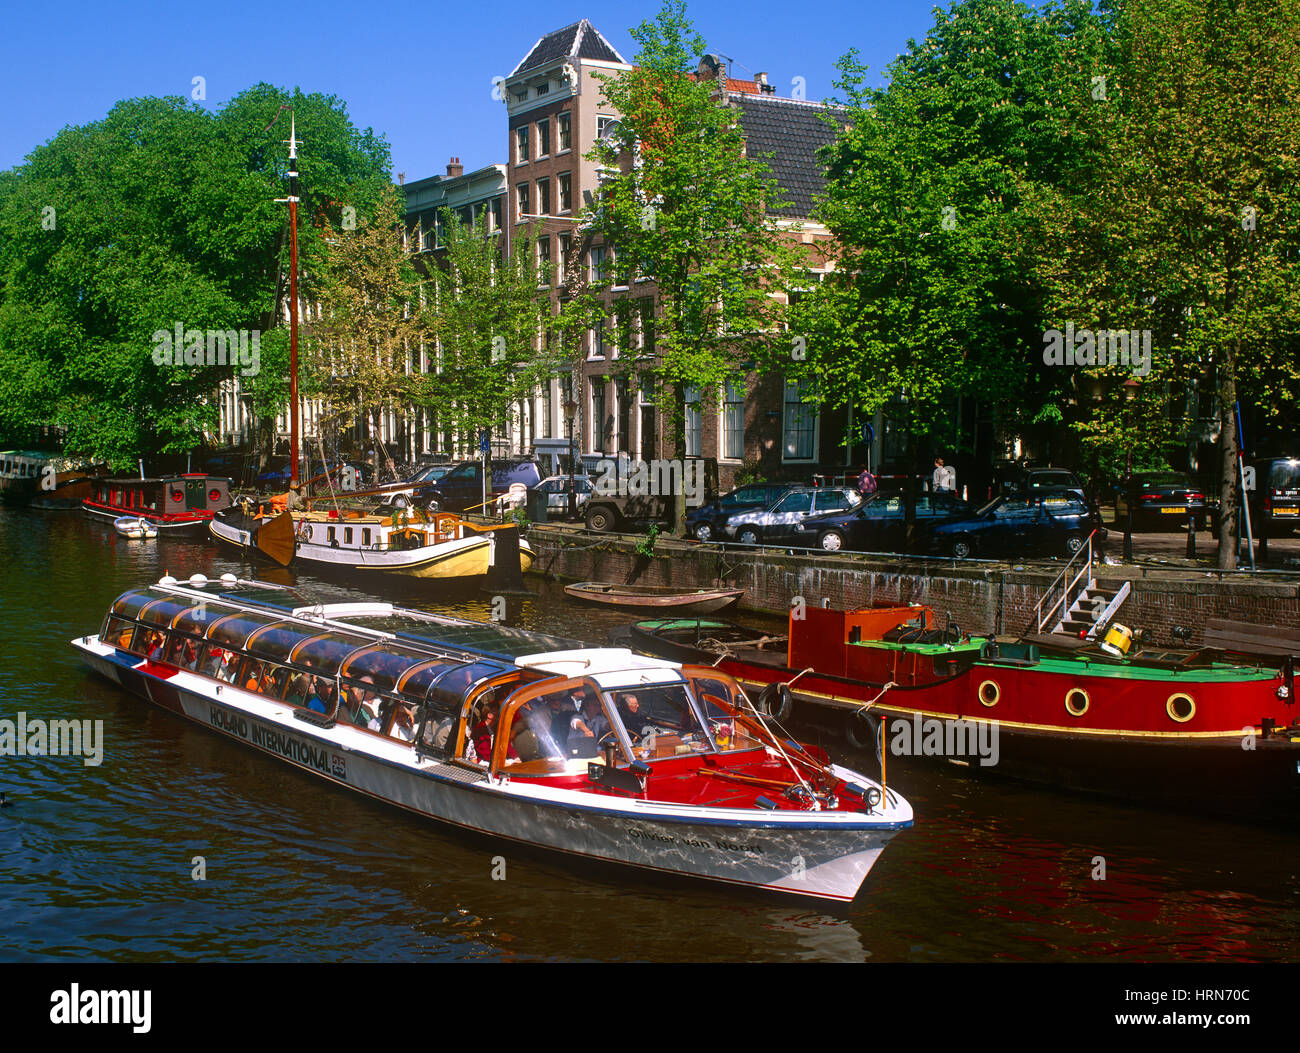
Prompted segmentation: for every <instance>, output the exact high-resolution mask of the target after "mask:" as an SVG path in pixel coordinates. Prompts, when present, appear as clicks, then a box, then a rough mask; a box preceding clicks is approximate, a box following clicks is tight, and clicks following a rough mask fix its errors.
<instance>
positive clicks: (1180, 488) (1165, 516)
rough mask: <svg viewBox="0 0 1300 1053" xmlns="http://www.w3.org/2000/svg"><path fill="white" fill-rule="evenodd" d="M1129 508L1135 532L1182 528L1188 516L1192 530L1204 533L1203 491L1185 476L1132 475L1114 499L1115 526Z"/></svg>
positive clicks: (1206, 504)
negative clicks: (1161, 528) (1191, 520)
mask: <svg viewBox="0 0 1300 1053" xmlns="http://www.w3.org/2000/svg"><path fill="white" fill-rule="evenodd" d="M1129 505H1132V507H1133V526H1134V528H1136V529H1139V530H1141V529H1143V528H1150V527H1157V528H1159V527H1161V526H1166V527H1167V526H1174V527H1182V526H1183V525H1185V524H1186V522H1187V517H1188V515H1189V514H1190V515H1192V516H1194V517H1195V519H1196V529H1197V530H1204V529H1205V523H1206V517H1207V516H1208V515H1209V511H1210V506H1209V502H1208V501H1206V499H1205V489H1204V488H1203V487H1201V486H1199V485H1198V484H1197V483H1196V481H1195V480H1194V479H1192V477H1191V476H1190V475H1188V474H1187V473H1186V472H1141V473H1136V472H1135V473H1134V474H1133V477H1132V478H1130V479H1129V481H1128V484H1127V485H1125V486H1123V487H1121V488H1120V493H1119V496H1118V497H1117V498H1116V499H1115V523H1116V525H1117V526H1118V525H1119V524H1122V523H1123V521H1124V518H1125V517H1126V516H1127V515H1128V508H1129Z"/></svg>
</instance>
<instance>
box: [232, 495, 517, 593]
mask: <svg viewBox="0 0 1300 1053" xmlns="http://www.w3.org/2000/svg"><path fill="white" fill-rule="evenodd" d="M281 515H287V516H290V517H291V518H290V519H289V520H288V521H287V524H286V525H287V527H288V529H289V530H291V531H292V533H291V534H290V535H289V537H288V541H287V545H286V542H285V539H284V537H283V536H282V535H281V534H280V533H279V532H278V530H279V528H278V526H273V524H278V523H281V522H285V521H283V520H281V519H280V517H279V516H263V515H257V514H250V513H249V512H248V511H246V510H245V509H242V508H239V507H234V508H231V509H229V510H228V511H226V512H223V513H221V514H219V515H216V516H214V517H213V519H212V521H211V524H210V525H209V530H210V532H211V534H212V536H213V537H215V538H216V539H217V540H218V541H223V542H226V543H227V544H231V545H236V546H238V547H240V548H243V549H246V550H247V549H255V550H257V551H260V552H263V553H265V554H266V555H269V556H270V557H271V558H272V559H274V560H276V562H278V563H280V564H281V565H287V564H288V562H289V559H290V558H293V559H297V560H298V561H300V562H303V563H309V564H312V565H313V566H315V567H317V568H321V569H325V570H336V571H350V572H357V573H361V574H366V575H368V576H372V577H375V576H388V575H394V574H396V575H401V576H405V577H414V578H474V577H482V576H484V575H486V574H487V573H488V570H489V568H490V567H491V566H492V564H493V562H494V560H495V559H496V555H497V552H496V549H497V544H496V535H495V532H496V531H497V530H498V529H500V527H499V526H498V525H496V524H492V525H482V526H481V525H478V524H475V523H470V522H467V521H465V520H463V519H460V518H459V517H458V516H455V515H452V514H451V513H445V512H444V513H430V514H426V513H425V512H423V511H422V510H420V509H418V508H413V507H402V508H396V509H393V510H392V511H391V512H388V513H384V514H366V513H362V512H359V511H350V510H347V509H333V510H330V511H324V510H313V511H309V512H291V513H288V512H286V513H281ZM508 525H510V526H513V524H508ZM271 531H277V533H276V536H275V539H274V540H273V541H271V538H270V536H269V532H271ZM268 541H271V544H268ZM295 542H296V543H295ZM503 549H504V546H503ZM518 559H519V569H520V572H521V573H523V572H526V571H527V570H528V568H529V567H531V566H532V564H533V550H532V549H531V548H530V547H529V545H528V542H527V541H525V540H523V539H522V538H521V539H519V541H518Z"/></svg>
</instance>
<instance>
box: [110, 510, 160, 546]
mask: <svg viewBox="0 0 1300 1053" xmlns="http://www.w3.org/2000/svg"><path fill="white" fill-rule="evenodd" d="M113 529H114V530H116V531H117V532H118V533H119V534H121V535H122V536H123V537H126V538H130V539H131V540H132V541H141V540H144V541H147V540H149V539H150V538H155V537H157V536H158V528H157V527H156V526H154V525H153V524H152V523H150V522H149V521H148V520H147V519H142V518H141V517H140V516H118V517H117V518H116V519H114V520H113Z"/></svg>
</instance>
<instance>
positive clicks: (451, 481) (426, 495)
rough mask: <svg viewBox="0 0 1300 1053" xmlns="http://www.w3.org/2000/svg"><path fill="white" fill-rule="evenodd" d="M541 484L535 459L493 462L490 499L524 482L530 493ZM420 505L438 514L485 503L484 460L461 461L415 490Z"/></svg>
mask: <svg viewBox="0 0 1300 1053" xmlns="http://www.w3.org/2000/svg"><path fill="white" fill-rule="evenodd" d="M541 481H542V476H541V473H540V472H539V471H538V470H537V462H536V461H533V460H523V459H520V460H511V461H505V460H501V461H494V462H492V476H491V478H490V479H489V480H488V486H487V492H488V498H489V499H491V498H492V497H493V496H496V495H500V494H503V493H505V492H506V491H508V490H509V489H510V486H511V484H512V483H521V484H522V485H523V486H524V487H525V488H526V489H529V490H531V489H532V488H533V487H534V486H536V485H537V484H538V483H540V482H541ZM415 499H416V501H417V502H418V503H420V504H424V505H427V506H428V507H429V508H431V509H432V510H434V511H438V512H466V511H469V510H470V509H477V508H478V506H479V505H481V504H482V503H483V464H482V462H481V461H461V462H460V463H459V464H457V465H456V466H455V467H454V468H452V470H451V471H449V472H447V473H446V474H445V475H444V476H443V477H442V478H441V479H439V480H438V481H437V482H435V483H432V484H430V485H428V486H422V487H421V488H420V489H419V490H417V491H416V495H415Z"/></svg>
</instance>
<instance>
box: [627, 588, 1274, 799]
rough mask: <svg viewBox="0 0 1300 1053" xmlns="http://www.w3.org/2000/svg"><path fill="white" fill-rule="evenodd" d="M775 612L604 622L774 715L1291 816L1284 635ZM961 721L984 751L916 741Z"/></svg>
mask: <svg viewBox="0 0 1300 1053" xmlns="http://www.w3.org/2000/svg"><path fill="white" fill-rule="evenodd" d="M788 626H789V628H788V634H786V635H772V634H768V633H764V632H761V631H759V630H747V629H745V628H744V627H740V626H735V625H733V624H732V623H729V622H724V621H720V620H716V619H704V618H701V619H689V618H674V619H667V618H665V619H656V620H652V621H643V622H640V623H638V624H637V625H635V626H633V627H632V628H631V630H630V631H625V632H624V633H622V634H618V635H616V637H615V638H616V639H621V640H623V641H625V642H627V643H628V644H629V646H632V647H635V648H637V649H638V650H640V651H642V652H643V653H647V654H651V655H657V656H662V657H664V658H667V659H671V660H673V661H679V662H690V663H702V664H710V665H716V668H718V669H719V670H720V671H722V672H725V673H728V674H729V675H731V676H732V677H734V678H735V679H736V680H737V681H739V682H740V683H741V684H742V686H744V688H745V689H746V690H748V691H750V692H751V693H752V694H754V695H755V696H756V700H757V703H758V707H759V708H760V709H763V710H765V711H769V712H772V713H773V714H774V715H775V716H776V717H777V719H779V720H784V719H786V718H788V717H789V716H791V715H792V713H793V712H794V710H795V709H796V706H798V707H799V708H800V709H801V710H802V714H803V715H804V716H806V717H808V718H809V719H811V720H814V721H819V720H824V719H825V718H827V717H830V718H831V719H832V720H833V721H834V722H836V723H838V724H839V725H840V727H841V728H842V730H843V732H844V734H845V736H846V738H847V739H848V741H849V743H850V744H851V745H853V746H855V747H857V748H871V747H876V748H879V746H880V745H881V744H883V743H886V742H890V735H891V732H890V729H891V728H892V729H893V731H894V732H896V733H897V734H898V735H899V736H900V737H904V738H907V739H908V740H909V741H908V742H907V743H905V746H906V748H905V749H902V750H897V749H895V750H894V751H895V752H904V753H908V754H910V755H920V756H925V755H932V756H935V757H938V758H941V759H944V760H947V761H953V762H955V763H958V764H962V765H968V766H970V767H971V768H973V769H981V770H986V771H987V772H988V773H990V774H999V775H1005V776H1009V777H1014V778H1020V779H1025V780H1029V781H1033V782H1039V783H1044V784H1049V785H1052V786H1056V787H1062V788H1066V789H1070V790H1079V791H1086V792H1093V793H1102V794H1106V795H1108V796H1117V797H1122V798H1126V799H1132V800H1144V801H1152V802H1155V803H1161V804H1175V805H1180V806H1190V807H1192V808H1196V809H1198V810H1204V811H1214V812H1223V813H1228V814H1234V815H1238V816H1242V817H1247V818H1280V819H1282V820H1283V821H1286V822H1297V821H1300V719H1298V718H1297V714H1296V706H1295V693H1294V688H1295V684H1294V664H1293V660H1292V658H1291V657H1290V656H1289V653H1288V648H1289V647H1291V646H1292V645H1291V644H1285V645H1276V644H1275V645H1273V646H1272V647H1271V649H1270V646H1269V645H1268V644H1266V643H1262V644H1254V645H1252V644H1250V643H1248V642H1243V641H1242V640H1241V639H1240V638H1239V637H1225V638H1223V639H1220V638H1219V637H1217V636H1215V635H1214V633H1213V632H1212V631H1210V630H1209V629H1207V636H1206V638H1207V646H1204V647H1201V648H1198V649H1194V650H1193V649H1186V648H1184V649H1178V648H1166V647H1157V646H1154V645H1150V644H1147V645H1145V646H1140V647H1135V648H1134V649H1132V650H1130V651H1129V652H1128V653H1127V654H1123V653H1118V652H1115V651H1113V650H1107V649H1105V648H1104V647H1103V646H1101V645H1100V644H1098V642H1097V641H1095V640H1087V639H1079V638H1078V637H1074V636H1069V635H1065V634H1059V633H1057V634H1051V633H1048V634H1034V635H1027V636H1024V637H1020V638H1014V637H985V636H969V635H966V634H964V633H962V631H961V630H960V629H959V628H958V627H957V626H955V625H951V624H950V625H947V626H940V625H938V624H937V623H936V619H935V617H934V612H933V610H932V609H930V608H929V607H923V606H910V607H908V606H901V607H884V608H864V609H861V610H851V611H837V610H831V609H827V608H816V607H808V608H806V609H802V610H799V611H794V612H792V613H791V615H790V619H789V623H788ZM1267 632H1269V630H1261V634H1263V633H1267ZM1273 632H1274V633H1275V634H1276V633H1277V632H1280V631H1279V630H1273ZM1261 634H1256V635H1257V636H1261ZM1261 638H1262V636H1261ZM1252 651H1255V652H1256V653H1253V654H1252V653H1251V652H1252ZM1260 652H1263V653H1260ZM900 721H901V722H903V723H904V724H906V725H907V728H906V729H900V728H899V723H900ZM958 722H960V724H961V725H962V726H963V727H968V728H969V729H970V730H972V731H980V730H981V729H983V730H984V731H987V732H988V733H989V735H990V736H991V735H992V733H993V732H994V730H996V734H997V758H996V763H989V762H988V761H989V758H975V757H972V756H971V751H970V750H965V751H960V750H959V751H956V752H954V751H952V750H949V749H947V748H946V747H945V748H943V749H939V748H936V749H934V750H928V749H922V750H918V749H917V748H916V745H917V744H916V742H915V739H916V738H917V735H919V734H922V733H925V734H928V733H930V731H931V730H934V729H937V732H938V733H939V734H946V731H945V725H954V724H957V723H958ZM882 724H883V728H882ZM891 748H892V743H891Z"/></svg>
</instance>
